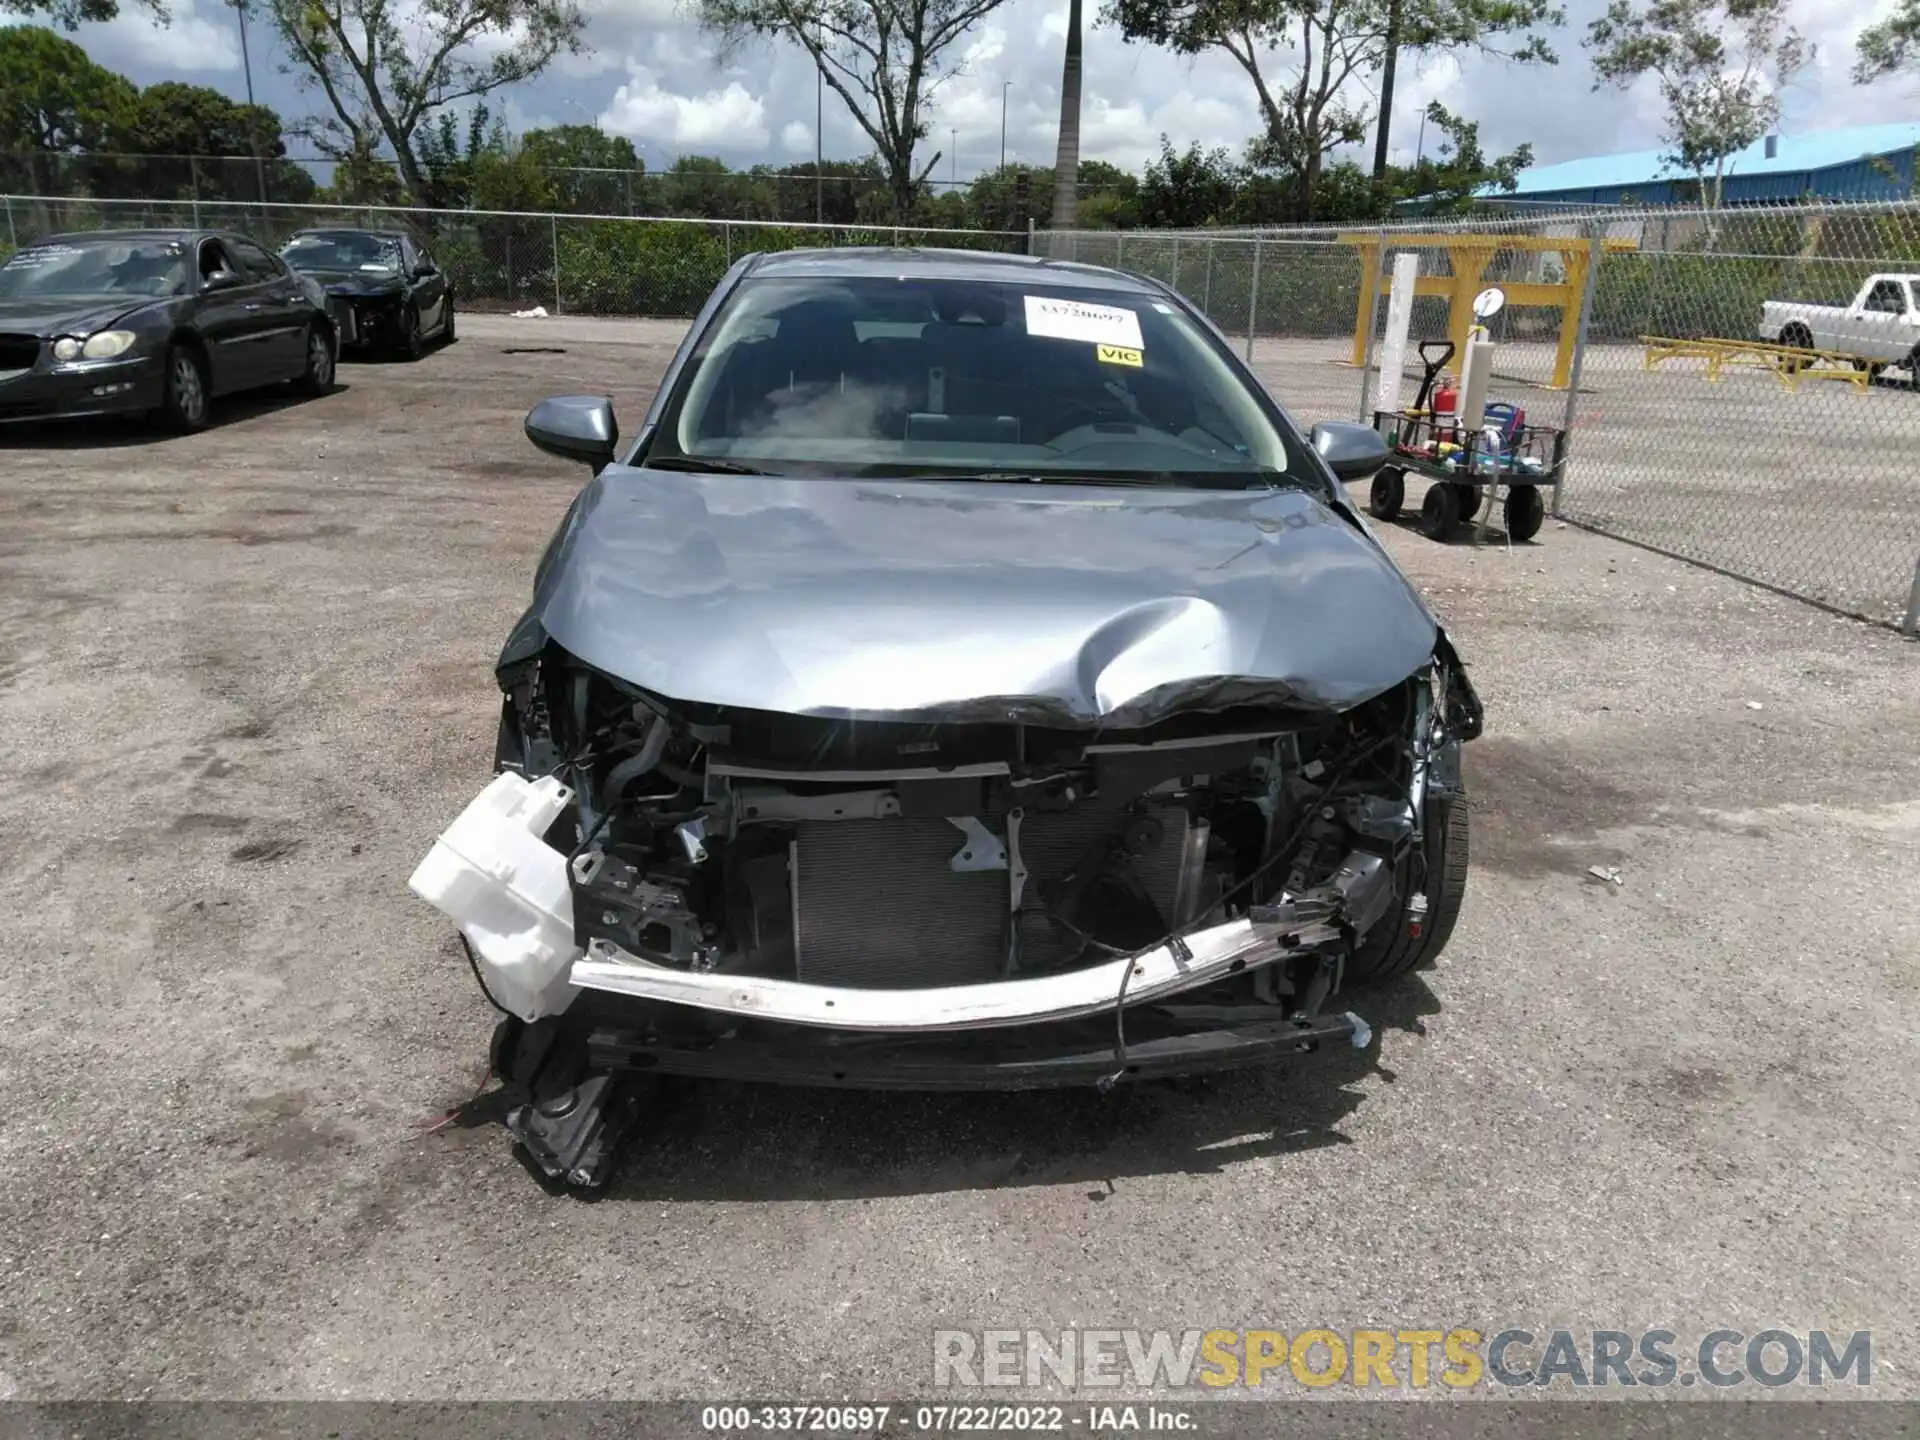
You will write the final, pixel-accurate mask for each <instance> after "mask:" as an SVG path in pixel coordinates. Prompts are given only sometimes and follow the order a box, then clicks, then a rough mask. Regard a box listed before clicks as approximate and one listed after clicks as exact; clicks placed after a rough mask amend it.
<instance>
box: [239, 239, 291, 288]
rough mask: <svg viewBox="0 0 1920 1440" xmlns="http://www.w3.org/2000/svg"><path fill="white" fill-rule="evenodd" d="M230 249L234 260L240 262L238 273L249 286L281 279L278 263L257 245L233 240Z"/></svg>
mask: <svg viewBox="0 0 1920 1440" xmlns="http://www.w3.org/2000/svg"><path fill="white" fill-rule="evenodd" d="M231 248H232V250H233V254H234V258H235V259H236V260H238V261H239V262H240V273H241V274H242V275H243V276H245V277H246V279H247V281H248V282H249V283H250V284H255V285H259V284H265V283H266V282H268V281H271V280H278V279H280V278H281V270H280V265H279V262H278V261H276V260H275V259H274V258H273V256H271V255H269V254H268V253H267V252H266V251H264V250H262V249H261V248H260V247H259V246H258V245H255V244H253V243H252V242H251V241H247V240H235V241H234V242H233V244H232V247H231Z"/></svg>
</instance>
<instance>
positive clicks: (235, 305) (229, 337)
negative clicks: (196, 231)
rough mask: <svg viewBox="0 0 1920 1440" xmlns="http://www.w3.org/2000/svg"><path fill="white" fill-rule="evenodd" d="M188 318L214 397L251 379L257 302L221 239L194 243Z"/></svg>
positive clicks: (253, 377) (257, 323) (255, 369)
mask: <svg viewBox="0 0 1920 1440" xmlns="http://www.w3.org/2000/svg"><path fill="white" fill-rule="evenodd" d="M195 263H196V266H197V269H196V274H195V283H196V284H197V285H198V287H199V293H198V297H197V300H196V303H195V306H194V319H195V322H196V325H197V328H198V329H199V331H200V338H201V340H202V341H203V342H204V343H205V345H206V349H207V365H208V368H209V371H210V373H209V375H208V377H207V381H208V384H209V386H210V387H211V388H212V390H213V393H214V394H216V395H223V394H225V393H227V392H228V391H230V390H243V389H245V388H246V387H247V386H249V385H252V384H254V383H256V377H257V372H258V364H257V358H256V357H257V354H258V352H257V349H256V346H255V342H256V337H257V335H258V332H259V330H260V328H261V327H260V319H259V311H260V301H259V297H258V296H257V295H256V294H255V293H254V290H255V287H253V286H251V285H249V284H248V283H247V278H246V276H245V274H244V273H243V272H242V271H241V269H240V266H239V263H238V262H237V261H236V260H235V259H234V257H233V255H232V254H231V253H230V252H229V251H228V249H227V246H226V244H225V242H224V241H222V240H221V239H220V238H219V237H217V236H211V235H210V236H208V237H206V238H205V239H203V240H202V241H201V242H200V244H199V247H198V250H197V253H196V256H195Z"/></svg>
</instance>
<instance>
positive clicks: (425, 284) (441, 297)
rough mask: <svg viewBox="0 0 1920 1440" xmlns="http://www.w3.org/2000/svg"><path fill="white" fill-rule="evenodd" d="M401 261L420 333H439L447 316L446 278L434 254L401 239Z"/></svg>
mask: <svg viewBox="0 0 1920 1440" xmlns="http://www.w3.org/2000/svg"><path fill="white" fill-rule="evenodd" d="M400 258H401V263H402V264H404V265H405V266H406V267H407V283H408V285H409V287H410V288H411V290H412V294H413V305H414V309H415V310H417V311H418V312H419V315H420V330H421V333H423V334H426V335H432V334H435V333H436V332H438V330H439V329H440V326H441V324H442V323H443V322H444V321H445V319H446V299H447V280H446V276H444V275H442V274H441V273H440V267H439V266H437V265H435V264H434V263H433V257H432V256H431V255H429V254H427V252H426V251H424V250H422V249H420V248H419V247H418V246H416V245H415V244H414V243H413V242H412V241H411V240H408V239H406V238H404V237H402V239H401V241H400Z"/></svg>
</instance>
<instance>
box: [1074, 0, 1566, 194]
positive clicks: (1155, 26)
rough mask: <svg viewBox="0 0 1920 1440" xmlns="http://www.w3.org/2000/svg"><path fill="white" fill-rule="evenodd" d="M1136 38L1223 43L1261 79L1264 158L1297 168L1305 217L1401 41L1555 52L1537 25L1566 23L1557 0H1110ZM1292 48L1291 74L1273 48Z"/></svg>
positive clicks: (1514, 54) (1527, 57) (1257, 82)
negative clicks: (1365, 86) (1358, 92)
mask: <svg viewBox="0 0 1920 1440" xmlns="http://www.w3.org/2000/svg"><path fill="white" fill-rule="evenodd" d="M1108 15H1109V16H1110V18H1112V19H1113V20H1115V21H1116V22H1117V23H1118V24H1119V26H1120V28H1121V32H1122V33H1123V34H1124V35H1125V36H1126V38H1127V39H1128V40H1136V41H1146V42H1150V43H1153V44H1158V45H1165V46H1168V47H1169V48H1171V49H1173V50H1175V51H1176V52H1178V53H1180V54H1185V55H1197V54H1201V53H1203V52H1205V51H1208V50H1223V51H1225V52H1226V53H1227V54H1228V55H1230V56H1232V57H1233V59H1234V61H1235V63H1237V64H1238V65H1239V66H1240V68H1241V69H1242V70H1244V71H1246V73H1247V76H1248V78H1249V79H1250V80H1251V81H1252V82H1253V88H1254V97H1255V100H1256V101H1257V103H1258V105H1259V110H1260V118H1261V124H1262V127H1263V133H1262V135H1261V137H1260V141H1259V143H1260V146H1261V152H1260V163H1261V164H1262V165H1263V166H1265V167H1267V168H1270V169H1277V170H1284V171H1286V172H1289V173H1290V174H1291V175H1292V176H1293V180H1294V184H1293V188H1292V194H1293V196H1294V199H1293V207H1294V218H1297V219H1307V218H1310V217H1311V216H1312V215H1313V213H1314V203H1315V192H1316V191H1317V190H1318V188H1319V184H1320V177H1321V173H1322V171H1323V170H1324V169H1325V168H1326V164H1327V158H1328V156H1329V155H1330V154H1331V153H1332V152H1333V151H1334V150H1336V149H1338V148H1339V147H1340V146H1342V145H1348V144H1357V143H1359V142H1360V141H1361V140H1362V139H1364V138H1365V135H1366V130H1367V124H1368V114H1367V111H1366V108H1365V106H1364V104H1363V103H1360V102H1356V101H1355V100H1354V99H1353V98H1352V95H1353V90H1354V87H1355V86H1356V85H1357V84H1359V83H1360V82H1362V81H1364V80H1365V79H1366V78H1367V77H1369V76H1372V75H1374V74H1376V73H1377V72H1379V71H1380V70H1381V69H1382V67H1383V66H1384V65H1385V63H1386V59H1387V57H1388V55H1390V54H1391V55H1394V56H1396V57H1397V56H1398V54H1399V52H1400V51H1402V50H1409V49H1410V50H1415V51H1420V52H1432V53H1440V52H1452V51H1459V50H1476V51H1479V52H1481V53H1485V54H1489V55H1497V56H1500V57H1502V58H1505V59H1509V60H1515V61H1538V62H1549V63H1550V62H1552V60H1553V59H1554V55H1553V52H1552V50H1551V49H1550V48H1549V47H1548V46H1547V44H1546V41H1545V39H1544V38H1543V37H1541V36H1539V35H1535V34H1533V33H1532V31H1533V30H1534V29H1535V27H1538V26H1544V25H1557V24H1559V23H1560V22H1561V20H1562V18H1563V15H1562V12H1561V11H1560V10H1559V9H1558V8H1557V7H1555V6H1554V5H1552V4H1551V0H1109V5H1108ZM1275 53H1279V54H1281V55H1284V56H1286V57H1288V58H1287V59H1286V60H1284V61H1283V62H1282V64H1283V65H1284V66H1286V67H1289V68H1286V69H1284V70H1283V71H1282V72H1281V73H1280V74H1278V75H1277V76H1274V77H1270V76H1269V75H1268V73H1267V71H1266V69H1265V68H1264V67H1265V66H1267V65H1268V64H1270V63H1271V62H1270V59H1269V57H1270V56H1271V55H1273V54H1275Z"/></svg>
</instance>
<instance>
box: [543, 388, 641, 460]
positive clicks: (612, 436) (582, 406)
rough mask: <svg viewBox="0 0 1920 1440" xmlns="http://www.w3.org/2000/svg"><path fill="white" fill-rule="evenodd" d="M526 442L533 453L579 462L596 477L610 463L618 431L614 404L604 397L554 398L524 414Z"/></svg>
mask: <svg viewBox="0 0 1920 1440" xmlns="http://www.w3.org/2000/svg"><path fill="white" fill-rule="evenodd" d="M524 428H525V430H526V432H527V439H529V440H531V441H532V442H533V443H534V446H535V448H536V449H540V450H544V451H546V452H547V454H549V455H558V456H559V457H560V458H561V459H562V460H579V461H583V462H585V463H586V464H588V465H591V466H592V467H593V473H594V474H596V475H598V474H599V473H600V472H601V471H602V470H604V469H605V468H606V467H607V466H608V465H611V464H612V463H613V447H614V445H615V443H616V442H617V441H618V440H619V439H620V427H619V425H618V424H617V423H615V421H614V418H613V402H612V401H611V400H609V399H608V398H607V397H606V396H604V395H557V396H555V397H554V398H553V399H551V400H542V401H541V402H540V403H539V404H538V405H536V406H534V407H533V409H531V410H529V411H528V412H527V419H526V425H525V427H524Z"/></svg>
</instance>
